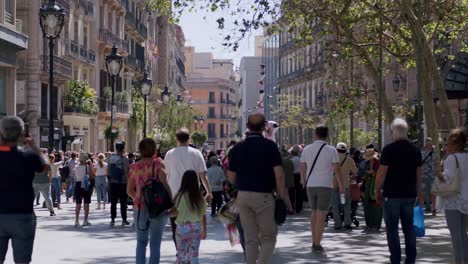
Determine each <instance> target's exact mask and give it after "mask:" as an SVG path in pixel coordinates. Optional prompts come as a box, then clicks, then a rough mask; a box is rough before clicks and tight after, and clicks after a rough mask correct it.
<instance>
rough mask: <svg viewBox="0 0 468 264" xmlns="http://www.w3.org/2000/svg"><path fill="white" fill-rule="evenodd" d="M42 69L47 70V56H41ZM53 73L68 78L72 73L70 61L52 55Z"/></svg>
mask: <svg viewBox="0 0 468 264" xmlns="http://www.w3.org/2000/svg"><path fill="white" fill-rule="evenodd" d="M42 70H43V71H45V72H48V71H49V56H47V55H43V56H42ZM54 73H57V74H59V75H61V76H63V77H64V78H66V79H70V78H71V75H72V63H71V62H69V61H67V60H65V59H62V58H60V57H57V56H54Z"/></svg>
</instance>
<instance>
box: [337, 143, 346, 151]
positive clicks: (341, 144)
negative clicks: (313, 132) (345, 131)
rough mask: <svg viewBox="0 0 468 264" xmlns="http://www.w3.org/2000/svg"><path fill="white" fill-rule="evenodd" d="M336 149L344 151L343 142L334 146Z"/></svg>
mask: <svg viewBox="0 0 468 264" xmlns="http://www.w3.org/2000/svg"><path fill="white" fill-rule="evenodd" d="M336 149H339V150H346V144H345V143H344V142H340V143H338V144H337V145H336Z"/></svg>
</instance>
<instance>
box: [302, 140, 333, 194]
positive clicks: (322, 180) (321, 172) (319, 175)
mask: <svg viewBox="0 0 468 264" xmlns="http://www.w3.org/2000/svg"><path fill="white" fill-rule="evenodd" d="M325 143H326V142H325V141H323V140H316V141H314V143H312V144H310V145H308V146H306V147H305V148H304V150H303V151H302V156H301V163H307V171H306V180H307V177H308V176H309V171H310V168H311V167H312V163H314V160H315V157H316V156H317V153H318V151H319V149H320V147H322V145H323V144H325ZM338 162H340V159H339V157H338V151H336V149H335V148H334V147H332V146H330V145H326V146H325V147H323V149H322V152H320V156H319V157H318V159H317V163H315V167H314V170H313V171H312V174H311V175H310V179H309V181H308V182H307V187H327V188H332V187H333V163H338Z"/></svg>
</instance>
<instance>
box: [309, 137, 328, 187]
mask: <svg viewBox="0 0 468 264" xmlns="http://www.w3.org/2000/svg"><path fill="white" fill-rule="evenodd" d="M326 145H327V143H323V145H322V146H321V147H320V149H319V151H318V153H317V156H315V159H314V163H312V167H310V171H309V175H308V176H307V180H306V182H305V183H304V188H307V183H308V182H309V179H310V176H311V175H312V171H313V170H314V167H315V163H317V159H318V157H319V156H320V152H322V149H323V148H324V147H325V146H326Z"/></svg>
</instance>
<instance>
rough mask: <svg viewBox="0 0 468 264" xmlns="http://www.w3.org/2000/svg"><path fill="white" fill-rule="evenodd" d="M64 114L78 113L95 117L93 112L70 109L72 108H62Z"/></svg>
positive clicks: (78, 108)
mask: <svg viewBox="0 0 468 264" xmlns="http://www.w3.org/2000/svg"><path fill="white" fill-rule="evenodd" d="M63 110H64V111H63V112H64V113H80V114H87V115H95V114H97V113H95V112H94V111H90V110H86V111H84V110H83V108H81V107H72V106H67V105H66V106H64V107H63Z"/></svg>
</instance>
